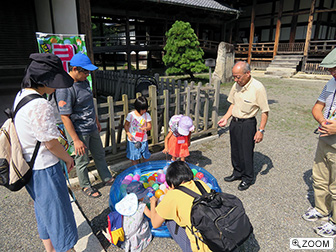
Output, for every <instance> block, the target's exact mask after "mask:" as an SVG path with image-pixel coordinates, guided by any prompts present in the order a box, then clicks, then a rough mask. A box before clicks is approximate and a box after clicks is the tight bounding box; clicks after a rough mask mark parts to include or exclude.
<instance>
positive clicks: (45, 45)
mask: <svg viewBox="0 0 336 252" xmlns="http://www.w3.org/2000/svg"><path fill="white" fill-rule="evenodd" d="M36 39H37V44H38V48H39V52H40V53H53V54H55V55H57V56H58V57H59V58H60V59H61V60H62V62H63V68H64V70H65V71H67V72H69V69H68V66H69V61H70V60H71V58H72V57H73V56H74V55H75V54H76V53H79V52H82V53H84V54H86V55H87V51H86V46H85V35H83V34H80V35H63V34H48V33H42V32H37V33H36ZM88 81H89V82H90V85H91V86H92V78H91V75H90V76H88Z"/></svg>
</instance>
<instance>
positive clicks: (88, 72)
mask: <svg viewBox="0 0 336 252" xmlns="http://www.w3.org/2000/svg"><path fill="white" fill-rule="evenodd" d="M77 71H78V72H79V73H84V74H90V73H91V71H89V70H86V69H84V68H82V67H77Z"/></svg>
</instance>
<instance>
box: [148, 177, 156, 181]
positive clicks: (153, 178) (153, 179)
mask: <svg viewBox="0 0 336 252" xmlns="http://www.w3.org/2000/svg"><path fill="white" fill-rule="evenodd" d="M149 181H156V179H155V177H154V176H150V177H149V178H148V182H149Z"/></svg>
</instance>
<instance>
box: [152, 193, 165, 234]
mask: <svg viewBox="0 0 336 252" xmlns="http://www.w3.org/2000/svg"><path fill="white" fill-rule="evenodd" d="M157 200H158V199H157V198H156V197H154V196H153V197H151V198H150V206H151V210H150V218H151V222H152V226H153V228H158V227H160V226H161V225H162V223H163V222H164V221H165V219H163V218H162V217H161V216H160V215H159V214H158V213H157V212H156V209H155V207H156V203H157Z"/></svg>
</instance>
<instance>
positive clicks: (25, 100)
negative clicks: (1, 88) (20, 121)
mask: <svg viewBox="0 0 336 252" xmlns="http://www.w3.org/2000/svg"><path fill="white" fill-rule="evenodd" d="M36 98H43V97H42V96H41V95H40V94H30V95H27V96H25V97H23V98H22V99H21V101H19V103H18V105H17V106H16V108H15V110H14V112H12V114H11V118H12V119H13V120H14V117H15V115H16V113H17V112H18V111H19V110H20V108H22V107H23V106H24V105H26V104H27V103H28V102H30V101H32V100H34V99H36ZM40 145H41V142H40V141H37V142H36V145H35V149H34V152H33V156H32V158H31V160H30V161H29V162H28V165H29V167H30V168H33V166H34V163H35V159H36V156H37V152H38V150H39V148H40Z"/></svg>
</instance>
